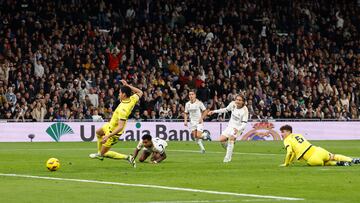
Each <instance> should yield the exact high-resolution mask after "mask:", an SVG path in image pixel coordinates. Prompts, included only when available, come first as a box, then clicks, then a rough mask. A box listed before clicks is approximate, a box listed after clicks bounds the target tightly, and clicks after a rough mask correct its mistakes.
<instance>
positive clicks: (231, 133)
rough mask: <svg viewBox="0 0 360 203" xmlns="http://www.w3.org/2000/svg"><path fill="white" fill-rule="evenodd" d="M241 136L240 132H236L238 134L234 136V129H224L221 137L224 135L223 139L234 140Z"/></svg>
mask: <svg viewBox="0 0 360 203" xmlns="http://www.w3.org/2000/svg"><path fill="white" fill-rule="evenodd" d="M241 134H242V131H240V130H238V132H237V133H236V134H235V128H233V127H230V126H228V127H226V128H225V130H224V131H222V133H221V135H224V136H225V137H227V138H229V137H231V136H234V137H235V138H237V137H238V136H240V135H241Z"/></svg>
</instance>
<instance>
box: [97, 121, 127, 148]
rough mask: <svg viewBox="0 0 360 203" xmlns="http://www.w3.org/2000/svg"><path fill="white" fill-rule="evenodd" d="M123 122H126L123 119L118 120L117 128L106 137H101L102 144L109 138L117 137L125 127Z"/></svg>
mask: <svg viewBox="0 0 360 203" xmlns="http://www.w3.org/2000/svg"><path fill="white" fill-rule="evenodd" d="M125 122H126V120H124V119H120V120H119V122H118V126H117V127H116V128H115V129H114V130H113V131H112V132H111V133H110V134H108V135H105V136H104V137H103V140H102V143H103V144H104V143H105V142H106V141H107V140H108V139H109V138H110V137H112V136H114V135H117V134H118V133H119V132H121V130H122V129H123V128H124V126H125Z"/></svg>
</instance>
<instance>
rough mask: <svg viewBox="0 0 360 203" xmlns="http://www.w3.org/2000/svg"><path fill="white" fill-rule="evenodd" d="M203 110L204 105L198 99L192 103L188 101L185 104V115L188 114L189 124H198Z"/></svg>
mask: <svg viewBox="0 0 360 203" xmlns="http://www.w3.org/2000/svg"><path fill="white" fill-rule="evenodd" d="M205 110H206V108H205V106H204V104H203V103H202V102H201V101H200V100H198V99H197V100H196V101H195V102H194V103H191V102H190V101H188V102H187V103H186V104H185V113H188V114H189V118H190V122H191V123H197V122H199V120H200V118H201V115H202V112H203V111H205Z"/></svg>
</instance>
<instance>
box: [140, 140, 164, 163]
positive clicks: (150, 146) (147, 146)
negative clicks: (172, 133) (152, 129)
mask: <svg viewBox="0 0 360 203" xmlns="http://www.w3.org/2000/svg"><path fill="white" fill-rule="evenodd" d="M166 147H167V142H166V141H165V140H162V139H160V138H158V137H156V138H152V137H151V135H144V136H142V138H141V141H140V142H139V144H138V145H137V147H136V149H135V151H134V159H135V158H136V157H137V155H138V153H139V151H140V150H141V149H142V148H144V150H143V153H142V154H141V156H140V158H139V161H140V162H144V161H145V160H146V159H147V158H148V157H149V156H150V155H151V154H152V157H151V163H154V164H157V163H160V162H161V161H163V160H164V159H166V153H165V148H166Z"/></svg>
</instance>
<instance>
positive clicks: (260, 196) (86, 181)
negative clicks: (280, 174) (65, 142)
mask: <svg viewBox="0 0 360 203" xmlns="http://www.w3.org/2000/svg"><path fill="white" fill-rule="evenodd" d="M0 176H8V177H20V178H34V179H45V180H60V181H72V182H83V183H97V184H105V185H120V186H130V187H144V188H156V189H164V190H175V191H187V192H200V193H208V194H218V195H230V196H241V197H255V198H264V199H276V200H293V201H297V200H305V199H303V198H294V197H281V196H271V195H256V194H245V193H234V192H220V191H213V190H199V189H192V188H181V187H168V186H160V185H144V184H131V183H119V182H107V181H98V180H83V179H70V178H54V177H45V176H31V175H21V174H3V173H0Z"/></svg>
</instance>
